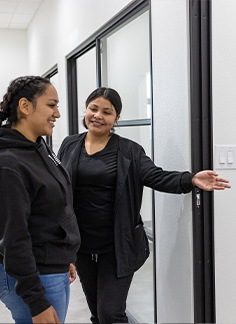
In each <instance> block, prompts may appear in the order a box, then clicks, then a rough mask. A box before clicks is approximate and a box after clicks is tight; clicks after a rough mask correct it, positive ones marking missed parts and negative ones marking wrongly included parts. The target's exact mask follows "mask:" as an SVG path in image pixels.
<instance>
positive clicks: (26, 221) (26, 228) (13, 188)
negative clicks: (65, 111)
mask: <svg viewBox="0 0 236 324" xmlns="http://www.w3.org/2000/svg"><path fill="white" fill-rule="evenodd" d="M0 184H1V185H0V224H1V226H0V262H1V263H4V267H5V270H6V272H7V273H8V274H9V275H10V276H12V277H14V278H15V279H16V287H15V288H16V292H17V294H18V295H20V296H21V297H22V299H23V300H24V302H25V303H26V304H28V306H29V308H30V311H31V314H32V316H35V315H38V314H39V313H41V312H42V311H44V310H45V309H47V308H48V307H49V306H50V305H51V304H50V302H49V301H48V300H47V299H46V297H45V289H44V287H43V286H42V284H41V281H40V278H39V273H40V274H50V273H59V272H67V271H68V270H69V265H70V263H72V262H75V258H76V253H77V251H78V249H79V244H80V234H79V229H78V225H77V221H76V217H75V213H74V210H73V202H72V188H71V183H70V180H69V177H68V174H67V172H66V170H65V169H64V168H63V167H62V165H61V164H60V161H59V160H58V158H57V157H56V156H55V154H54V153H53V152H52V151H51V150H50V148H49V147H48V146H47V144H46V143H45V141H44V140H43V138H41V137H39V138H38V140H37V142H36V143H34V142H31V141H29V140H28V139H27V138H25V137H24V136H23V135H22V134H21V133H19V132H18V131H17V130H14V129H8V128H4V127H0Z"/></svg>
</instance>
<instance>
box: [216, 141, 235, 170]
mask: <svg viewBox="0 0 236 324" xmlns="http://www.w3.org/2000/svg"><path fill="white" fill-rule="evenodd" d="M214 169H236V145H215V151H214Z"/></svg>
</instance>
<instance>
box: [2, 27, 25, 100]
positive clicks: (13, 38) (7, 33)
mask: <svg viewBox="0 0 236 324" xmlns="http://www.w3.org/2000/svg"><path fill="white" fill-rule="evenodd" d="M0 53H1V60H0V74H1V78H0V100H2V97H3V95H4V94H5V92H6V90H7V87H8V84H9V83H10V81H11V80H13V79H15V78H16V77H18V76H20V75H25V74H27V73H28V60H27V58H28V56H27V37H26V31H24V30H14V29H12V30H6V29H0Z"/></svg>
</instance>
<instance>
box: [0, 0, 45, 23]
mask: <svg viewBox="0 0 236 324" xmlns="http://www.w3.org/2000/svg"><path fill="white" fill-rule="evenodd" d="M42 1H43V0H0V28H3V29H26V28H27V27H28V25H29V24H30V22H31V20H32V19H33V17H34V15H35V13H36V11H37V10H38V8H39V6H40V4H41V2H42Z"/></svg>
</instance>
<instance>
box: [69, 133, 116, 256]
mask: <svg viewBox="0 0 236 324" xmlns="http://www.w3.org/2000/svg"><path fill="white" fill-rule="evenodd" d="M116 169H117V139H115V138H114V137H113V136H112V137H111V138H110V140H109V142H108V143H107V145H106V147H105V148H104V149H103V150H101V151H99V152H97V153H95V154H92V155H89V154H88V153H87V152H86V149H85V147H84V146H83V148H82V150H81V154H80V159H79V163H78V169H77V178H76V186H75V192H74V209H75V213H76V215H77V219H78V223H79V227H80V235H81V247H80V252H83V253H104V252H108V251H111V250H112V249H113V245H114V242H113V241H114V238H113V236H114V200H115V185H116V171H117V170H116Z"/></svg>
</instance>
